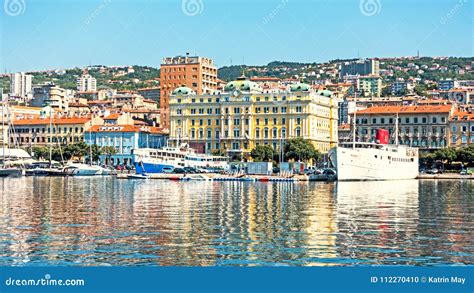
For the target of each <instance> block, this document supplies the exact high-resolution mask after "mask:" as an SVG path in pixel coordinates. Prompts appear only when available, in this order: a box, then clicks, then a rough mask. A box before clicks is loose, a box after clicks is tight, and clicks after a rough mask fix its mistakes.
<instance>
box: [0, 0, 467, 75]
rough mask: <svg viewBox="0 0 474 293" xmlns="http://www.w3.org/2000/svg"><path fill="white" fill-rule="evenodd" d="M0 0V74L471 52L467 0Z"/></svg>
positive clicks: (320, 60) (321, 60)
mask: <svg viewBox="0 0 474 293" xmlns="http://www.w3.org/2000/svg"><path fill="white" fill-rule="evenodd" d="M2 1H3V2H4V3H2V4H4V5H2V7H0V9H1V13H0V29H1V36H0V47H1V51H0V70H1V72H5V71H8V72H14V71H29V70H42V69H53V68H69V67H74V66H79V67H82V66H86V65H89V64H105V65H128V64H138V65H149V66H156V67H158V66H159V64H160V62H161V59H162V58H163V57H164V56H175V55H179V54H184V53H185V52H190V53H191V54H198V55H201V56H207V57H211V58H213V59H214V61H215V63H216V64H217V66H219V67H221V66H224V65H230V64H234V65H235V64H242V63H245V64H252V65H260V64H266V63H268V62H270V61H274V60H285V61H301V62H323V61H327V60H331V59H337V58H353V57H357V56H358V55H359V56H360V57H388V56H407V55H416V53H417V51H418V50H419V51H420V54H421V55H424V56H473V55H474V54H473V47H474V41H473V39H474V34H473V30H474V28H473V27H474V26H473V16H474V15H473V14H474V13H473V5H472V2H473V1H474V0H437V1H429V0H341V1H334V0H333V1H330V0H326V1H323V0H316V1H314V0H313V1H310V0H306V1H303V0H275V1H273V0H268V1H264V0H241V1H237V0H231V1H224V0H221V1H218V0H175V1H169V0H168V1H161V0H153V1H152V0H138V1H132V0H128V1H125V0H98V1H95V0H82V1H79V0H2ZM5 1H6V2H8V3H5ZM12 2H15V3H13V4H19V5H20V6H17V7H20V10H15V9H14V8H15V7H14V6H11V4H12ZM6 4H9V5H6ZM196 7H197V9H194V8H196ZM18 11H20V12H18ZM16 14H18V15H16Z"/></svg>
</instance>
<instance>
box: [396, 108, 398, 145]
mask: <svg viewBox="0 0 474 293" xmlns="http://www.w3.org/2000/svg"><path fill="white" fill-rule="evenodd" d="M395 145H398V112H397V115H396V117H395Z"/></svg>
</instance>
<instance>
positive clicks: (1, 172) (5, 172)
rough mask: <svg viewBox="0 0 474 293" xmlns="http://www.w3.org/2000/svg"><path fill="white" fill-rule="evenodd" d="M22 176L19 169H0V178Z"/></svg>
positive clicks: (21, 171) (22, 172)
mask: <svg viewBox="0 0 474 293" xmlns="http://www.w3.org/2000/svg"><path fill="white" fill-rule="evenodd" d="M23 174H24V171H23V170H22V169H20V168H0V177H21V176H22V175H23Z"/></svg>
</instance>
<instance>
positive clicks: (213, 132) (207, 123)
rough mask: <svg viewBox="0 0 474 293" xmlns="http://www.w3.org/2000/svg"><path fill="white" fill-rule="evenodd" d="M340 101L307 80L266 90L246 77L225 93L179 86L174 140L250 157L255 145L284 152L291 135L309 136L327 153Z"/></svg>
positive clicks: (333, 137)
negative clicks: (306, 82) (286, 141)
mask: <svg viewBox="0 0 474 293" xmlns="http://www.w3.org/2000/svg"><path fill="white" fill-rule="evenodd" d="M337 117H338V116H337V101H336V100H335V99H333V98H332V93H331V92H330V91H315V90H313V89H312V88H311V87H310V86H309V85H307V84H304V83H298V84H293V85H291V86H290V87H288V88H287V89H284V90H282V89H265V90H264V89H262V87H261V86H260V85H258V84H257V83H255V82H252V81H250V80H248V79H246V78H245V77H244V76H242V77H240V78H238V79H237V80H235V81H232V82H229V83H227V85H225V87H224V90H223V92H217V93H216V94H203V95H196V93H195V92H194V91H192V90H191V89H190V88H187V87H179V88H177V89H175V90H174V91H173V92H172V95H171V96H170V141H171V142H175V143H176V144H178V143H183V142H187V143H189V145H190V146H191V147H193V148H195V149H197V150H198V151H200V152H206V153H211V152H213V151H215V150H225V151H227V152H228V154H229V155H230V156H233V155H239V154H241V155H244V156H245V155H247V154H248V153H249V152H250V151H251V150H252V149H253V148H254V147H255V146H256V145H259V144H266V145H270V146H272V147H273V148H274V149H275V150H279V149H280V146H281V145H283V144H284V141H285V140H286V139H289V138H296V137H302V138H304V139H308V140H310V141H311V142H312V143H313V144H314V146H315V147H316V149H318V150H319V151H321V152H323V153H326V152H327V151H328V150H329V149H330V148H331V147H334V146H335V145H336V144H337V140H338V135H337Z"/></svg>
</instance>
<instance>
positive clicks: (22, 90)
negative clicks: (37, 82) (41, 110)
mask: <svg viewBox="0 0 474 293" xmlns="http://www.w3.org/2000/svg"><path fill="white" fill-rule="evenodd" d="M31 80H32V75H29V74H25V73H24V72H20V73H14V74H12V75H11V76H10V95H12V96H16V97H22V98H24V99H26V98H27V97H28V95H29V94H31Z"/></svg>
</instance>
